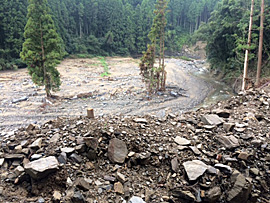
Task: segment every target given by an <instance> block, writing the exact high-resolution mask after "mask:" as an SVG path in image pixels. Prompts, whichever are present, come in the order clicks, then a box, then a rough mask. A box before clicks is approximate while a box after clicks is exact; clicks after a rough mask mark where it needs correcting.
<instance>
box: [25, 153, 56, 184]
mask: <svg viewBox="0 0 270 203" xmlns="http://www.w3.org/2000/svg"><path fill="white" fill-rule="evenodd" d="M58 166H59V163H58V160H57V159H56V158H55V157H54V156H50V157H47V158H41V159H38V160H36V161H32V162H29V163H28V164H26V165H25V167H24V168H25V172H26V173H27V174H29V175H30V176H31V177H32V178H33V179H42V178H45V177H46V176H47V175H48V174H50V173H52V172H55V171H56V170H57V169H58Z"/></svg>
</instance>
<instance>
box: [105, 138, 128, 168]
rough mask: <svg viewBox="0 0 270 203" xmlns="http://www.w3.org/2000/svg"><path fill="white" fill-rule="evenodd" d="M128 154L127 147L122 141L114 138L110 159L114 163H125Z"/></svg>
mask: <svg viewBox="0 0 270 203" xmlns="http://www.w3.org/2000/svg"><path fill="white" fill-rule="evenodd" d="M127 154H128V150H127V145H126V143H125V142H123V141H122V140H119V139H117V138H114V139H112V140H110V143H109V147H108V158H109V160H110V161H111V162H113V163H124V162H125V159H126V156H127Z"/></svg>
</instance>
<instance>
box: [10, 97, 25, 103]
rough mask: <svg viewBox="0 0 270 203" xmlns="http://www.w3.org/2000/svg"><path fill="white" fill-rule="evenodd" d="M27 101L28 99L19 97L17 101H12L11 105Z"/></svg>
mask: <svg viewBox="0 0 270 203" xmlns="http://www.w3.org/2000/svg"><path fill="white" fill-rule="evenodd" d="M27 100H28V97H21V98H19V99H13V100H12V103H13V104H16V103H19V102H22V101H27Z"/></svg>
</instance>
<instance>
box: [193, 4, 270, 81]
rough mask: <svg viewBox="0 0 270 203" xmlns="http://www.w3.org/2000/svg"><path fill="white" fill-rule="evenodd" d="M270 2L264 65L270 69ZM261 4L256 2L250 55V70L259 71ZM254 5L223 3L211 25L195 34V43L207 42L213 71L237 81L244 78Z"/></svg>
mask: <svg viewBox="0 0 270 203" xmlns="http://www.w3.org/2000/svg"><path fill="white" fill-rule="evenodd" d="M269 6H270V2H269V1H266V8H265V15H266V16H265V19H266V21H265V30H264V50H263V56H264V58H263V59H264V62H263V65H264V66H265V67H269V63H268V61H269V57H270V55H269V48H270V34H269V32H270V26H269V23H270V21H269V20H268V19H269V17H270V13H269V11H270V8H269ZM259 14H260V1H257V2H255V10H254V18H253V20H254V22H253V27H252V43H251V47H250V48H249V49H250V54H249V64H250V66H249V67H250V68H251V69H252V68H254V67H256V63H257V53H258V41H259V40H258V37H259V25H260V22H259V20H260V18H259ZM249 16H250V1H246V0H223V1H222V2H220V3H219V5H218V6H217V9H216V10H215V11H214V12H213V13H212V15H211V18H210V20H209V23H208V24H203V25H202V26H201V27H200V29H199V30H198V31H197V32H195V34H194V36H193V40H192V41H195V40H204V41H207V56H208V60H209V62H210V64H211V67H212V68H213V69H218V70H219V71H222V72H224V73H225V74H226V75H227V76H226V78H230V79H231V78H232V77H234V78H237V77H238V76H239V75H241V74H242V69H243V64H244V57H245V50H246V49H247V48H248V47H247V38H248V26H249Z"/></svg>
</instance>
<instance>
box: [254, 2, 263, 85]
mask: <svg viewBox="0 0 270 203" xmlns="http://www.w3.org/2000/svg"><path fill="white" fill-rule="evenodd" d="M263 21H264V0H261V25H260V41H259V52H258V66H257V76H256V83H255V85H256V86H259V85H260V77H261V71H262V50H263Z"/></svg>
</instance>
